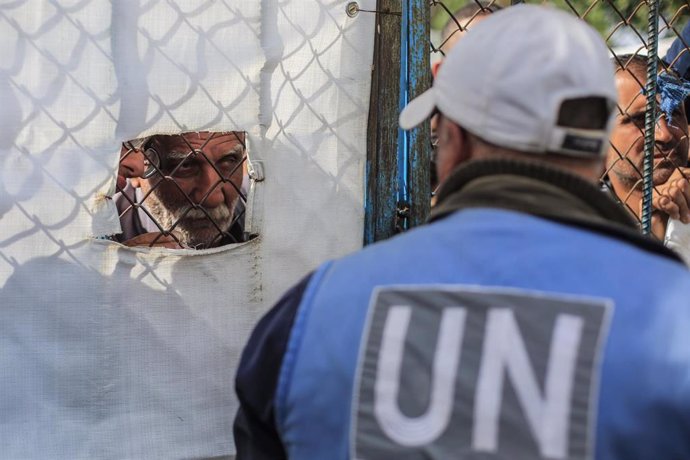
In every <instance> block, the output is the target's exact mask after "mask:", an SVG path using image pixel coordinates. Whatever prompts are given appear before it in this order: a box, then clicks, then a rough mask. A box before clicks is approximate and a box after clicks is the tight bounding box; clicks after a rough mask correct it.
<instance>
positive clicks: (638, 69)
mask: <svg viewBox="0 0 690 460" xmlns="http://www.w3.org/2000/svg"><path fill="white" fill-rule="evenodd" d="M611 62H612V63H613V65H614V66H615V68H616V73H618V72H620V71H622V70H625V71H628V72H630V73H632V74H633V75H635V76H637V77H642V78H645V77H646V75H647V56H641V55H639V54H622V55H620V56H615V57H612V58H611Z"/></svg>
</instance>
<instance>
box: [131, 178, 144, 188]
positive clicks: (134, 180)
mask: <svg viewBox="0 0 690 460" xmlns="http://www.w3.org/2000/svg"><path fill="white" fill-rule="evenodd" d="M129 183H130V184H132V187H134V188H141V178H140V177H130V178H129Z"/></svg>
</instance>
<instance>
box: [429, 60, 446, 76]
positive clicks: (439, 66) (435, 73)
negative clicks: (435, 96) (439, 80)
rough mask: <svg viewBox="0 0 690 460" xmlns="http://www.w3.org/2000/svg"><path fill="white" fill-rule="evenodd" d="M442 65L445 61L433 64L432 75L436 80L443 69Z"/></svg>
mask: <svg viewBox="0 0 690 460" xmlns="http://www.w3.org/2000/svg"><path fill="white" fill-rule="evenodd" d="M442 63H443V59H439V60H438V61H436V62H434V63H433V64H431V75H433V76H434V78H436V75H438V69H440V68H441V64H442Z"/></svg>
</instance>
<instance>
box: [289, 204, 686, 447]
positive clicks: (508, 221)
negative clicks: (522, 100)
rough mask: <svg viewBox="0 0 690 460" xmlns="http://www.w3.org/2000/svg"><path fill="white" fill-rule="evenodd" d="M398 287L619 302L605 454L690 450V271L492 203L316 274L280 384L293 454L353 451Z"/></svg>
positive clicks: (603, 396) (601, 420)
mask: <svg viewBox="0 0 690 460" xmlns="http://www.w3.org/2000/svg"><path fill="white" fill-rule="evenodd" d="M390 285H397V286H399V285H415V286H419V285H421V286H424V285H436V286H438V285H445V286H494V287H499V288H511V289H517V290H518V291H519V290H526V291H530V292H534V291H539V292H544V293H553V294H557V295H563V294H565V295H569V296H584V297H587V298H603V299H610V301H611V302H612V303H613V305H614V309H613V315H612V320H611V322H610V326H609V327H607V333H608V338H607V340H606V341H605V342H604V343H605V345H603V348H602V354H603V362H602V365H601V372H600V373H599V374H597V378H596V380H598V382H594V383H595V385H593V388H597V385H596V383H598V388H599V391H598V405H597V406H596V407H595V408H594V411H593V415H594V421H595V423H593V424H592V428H595V429H596V431H595V433H596V435H595V436H592V441H593V448H594V449H595V450H594V454H595V455H594V458H596V459H599V460H605V459H606V460H608V459H623V458H625V459H661V458H663V459H672V458H678V459H681V458H683V459H688V458H690V432H688V431H686V430H688V429H690V305H689V301H690V275H689V274H688V271H687V270H686V269H685V268H684V267H683V266H681V265H680V264H678V263H675V262H673V261H671V260H669V259H666V258H662V257H660V256H658V255H654V254H652V253H649V252H645V251H643V250H640V249H638V248H635V247H633V246H632V245H630V244H627V243H625V242H623V241H620V240H617V239H614V238H610V237H607V236H605V235H602V234H598V233H592V232H589V231H586V230H583V229H580V228H576V227H570V226H566V225H562V224H559V223H554V222H551V221H548V220H544V219H540V218H536V217H533V216H529V215H526V214H521V213H516V212H511V211H504V210H494V209H471V210H465V211H461V212H457V213H455V214H453V215H451V216H449V217H447V218H445V219H443V220H441V221H438V222H436V223H433V224H431V225H427V226H424V227H421V228H418V229H415V230H412V231H410V232H408V233H406V234H404V235H401V236H399V237H396V238H393V239H391V240H388V241H385V242H382V243H380V244H376V245H373V246H370V247H368V248H366V249H365V250H363V251H360V252H359V253H356V254H354V255H352V256H349V257H346V258H344V259H341V260H338V261H335V262H330V263H327V264H325V265H323V266H322V267H321V268H320V269H319V270H318V271H317V272H316V273H315V274H314V275H313V277H312V279H311V281H310V283H309V286H308V288H307V290H306V292H305V294H304V297H303V299H302V302H301V304H300V307H299V311H298V314H297V318H296V320H295V324H294V326H293V329H292V333H291V337H290V341H289V344H288V347H287V351H286V353H285V357H284V360H283V366H282V369H281V375H280V379H279V384H278V389H277V393H276V419H277V425H278V429H279V431H280V434H281V439H282V440H283V442H284V444H285V446H286V449H287V451H288V455H289V457H290V458H294V459H347V458H354V457H351V455H353V454H352V452H351V448H352V443H353V440H352V439H351V433H350V430H351V423H352V414H353V411H356V407H353V394H355V393H356V391H357V388H356V387H357V382H356V381H355V380H356V375H357V365H358V359H359V355H360V350H361V348H362V341H363V338H362V336H363V332H364V330H365V323H366V320H367V314H368V311H369V309H370V304H371V302H372V292H373V291H374V289H375V288H376V287H380V286H390ZM595 396H596V394H595ZM594 401H596V398H595V399H594ZM355 403H356V401H355ZM468 448H469V447H468ZM483 458H484V457H483ZM486 458H492V457H486ZM496 458H499V457H496Z"/></svg>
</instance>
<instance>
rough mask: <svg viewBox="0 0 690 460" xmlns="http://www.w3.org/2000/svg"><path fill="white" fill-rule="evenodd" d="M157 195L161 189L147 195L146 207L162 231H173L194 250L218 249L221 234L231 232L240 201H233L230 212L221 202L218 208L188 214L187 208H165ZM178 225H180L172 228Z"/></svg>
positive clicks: (194, 210) (184, 243) (183, 206)
mask: <svg viewBox="0 0 690 460" xmlns="http://www.w3.org/2000/svg"><path fill="white" fill-rule="evenodd" d="M157 192H158V190H154V191H153V192H152V193H151V194H150V195H149V196H148V198H147V199H146V205H147V206H146V207H147V209H148V211H149V213H151V216H152V217H153V218H154V219H156V221H157V222H158V224H159V225H160V226H161V227H163V229H165V230H172V231H173V232H174V233H175V236H176V237H177V238H178V240H179V243H180V244H181V245H182V246H184V247H187V248H194V249H205V248H209V247H214V246H217V245H218V244H219V243H220V241H221V240H222V239H223V234H222V233H221V232H227V231H228V230H229V229H230V224H231V223H232V218H233V216H234V214H235V207H236V205H237V200H235V201H234V202H233V204H232V209H229V208H228V206H227V205H226V204H225V203H221V204H220V205H218V206H216V207H215V208H211V209H208V208H205V210H206V212H204V210H201V209H190V210H189V211H187V212H186V213H185V212H184V211H185V209H187V205H182V206H180V207H177V208H175V209H171V207H172V206H170V207H168V206H166V205H165V204H164V203H163V201H161V199H160V197H159V196H158V193H157ZM178 219H179V222H178ZM212 222H215V224H216V225H213V223H212ZM175 223H177V225H176V226H175V228H173V225H175ZM216 226H218V228H216ZM219 229H220V231H219Z"/></svg>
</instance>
